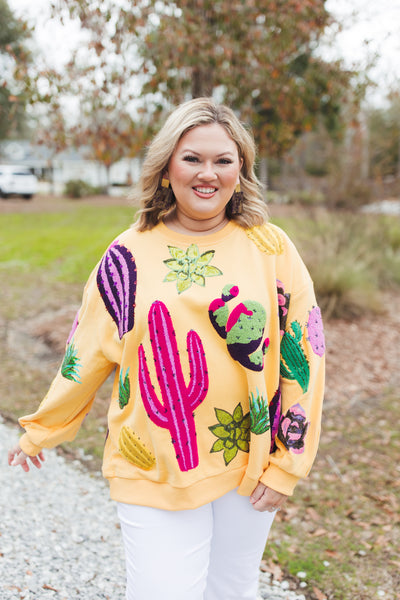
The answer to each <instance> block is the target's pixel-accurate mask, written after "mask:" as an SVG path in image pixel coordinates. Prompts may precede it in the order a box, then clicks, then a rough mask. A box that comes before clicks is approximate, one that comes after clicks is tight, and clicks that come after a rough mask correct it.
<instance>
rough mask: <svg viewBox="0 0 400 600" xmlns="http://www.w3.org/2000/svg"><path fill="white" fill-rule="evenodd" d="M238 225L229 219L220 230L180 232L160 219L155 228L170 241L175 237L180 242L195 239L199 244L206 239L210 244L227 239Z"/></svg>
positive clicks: (191, 241) (189, 241) (205, 241)
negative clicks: (199, 232) (198, 232)
mask: <svg viewBox="0 0 400 600" xmlns="http://www.w3.org/2000/svg"><path fill="white" fill-rule="evenodd" d="M237 227H238V225H237V224H236V223H235V222H234V221H228V223H226V225H224V227H222V228H221V229H219V230H218V231H213V232H211V233H202V234H196V233H180V232H178V231H174V230H173V229H170V228H169V227H167V225H165V223H163V222H162V221H160V223H158V224H157V225H156V227H155V229H158V230H159V232H160V233H161V234H162V235H163V236H164V237H167V238H168V239H169V240H170V241H171V239H173V240H177V241H180V242H188V243H193V241H194V240H196V243H197V244H201V243H202V241H203V240H204V243H207V244H210V242H214V243H215V242H217V241H220V240H223V239H225V238H226V237H228V236H229V235H231V234H232V233H233V232H234V231H235V230H236V228H237Z"/></svg>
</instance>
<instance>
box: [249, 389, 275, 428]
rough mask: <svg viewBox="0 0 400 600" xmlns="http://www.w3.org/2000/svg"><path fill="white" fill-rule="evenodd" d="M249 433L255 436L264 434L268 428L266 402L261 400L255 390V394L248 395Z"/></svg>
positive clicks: (260, 396)
mask: <svg viewBox="0 0 400 600" xmlns="http://www.w3.org/2000/svg"><path fill="white" fill-rule="evenodd" d="M249 406H250V431H251V433H255V434H256V435H260V434H262V433H265V432H266V431H268V430H269V428H270V421H269V410H268V400H267V398H263V396H262V394H260V393H259V391H258V390H257V392H256V394H253V392H251V393H250V397H249Z"/></svg>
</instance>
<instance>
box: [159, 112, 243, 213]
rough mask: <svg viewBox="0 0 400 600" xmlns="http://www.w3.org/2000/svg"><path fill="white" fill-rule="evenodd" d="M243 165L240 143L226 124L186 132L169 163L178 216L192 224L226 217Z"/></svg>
mask: <svg viewBox="0 0 400 600" xmlns="http://www.w3.org/2000/svg"><path fill="white" fill-rule="evenodd" d="M241 166H242V161H241V160H240V159H239V154H238V149H237V146H236V144H235V142H234V141H233V140H232V138H231V137H230V136H229V134H228V133H227V131H226V130H225V129H224V127H222V125H219V124H218V123H212V124H210V125H199V126H198V127H195V128H194V129H191V130H190V131H188V132H187V133H185V135H183V136H182V138H181V139H180V140H179V142H178V144H177V146H176V148H175V151H174V153H173V154H172V156H171V159H170V162H169V165H168V178H169V180H170V183H171V187H172V189H173V192H174V194H175V198H176V215H177V218H178V219H182V218H184V219H185V222H187V223H189V224H190V223H193V224H194V222H199V221H207V220H210V219H211V220H213V221H218V219H220V220H221V221H223V219H224V218H225V207H226V205H227V204H228V202H229V200H230V198H231V197H232V194H233V192H234V190H235V186H236V184H237V183H239V172H240V169H241Z"/></svg>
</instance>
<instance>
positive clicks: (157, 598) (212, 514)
mask: <svg viewBox="0 0 400 600" xmlns="http://www.w3.org/2000/svg"><path fill="white" fill-rule="evenodd" d="M118 516H119V519H120V522H121V530H122V536H123V540H124V545H125V555H126V571H127V592H126V598H127V600H255V599H256V596H257V588H258V574H259V566H260V561H261V558H262V555H263V552H264V548H265V543H266V540H267V537H268V533H269V530H270V527H271V525H272V521H273V519H274V516H275V513H269V512H258V511H256V510H254V508H253V507H252V506H251V504H250V501H249V498H248V497H245V496H239V494H237V493H236V490H233V491H232V492H229V493H228V494H225V495H224V496H222V497H221V498H219V499H218V500H215V501H214V502H211V503H210V504H206V505H204V506H201V507H200V508H196V509H194V510H183V511H167V510H160V509H157V508H149V507H147V506H135V505H133V504H122V503H118Z"/></svg>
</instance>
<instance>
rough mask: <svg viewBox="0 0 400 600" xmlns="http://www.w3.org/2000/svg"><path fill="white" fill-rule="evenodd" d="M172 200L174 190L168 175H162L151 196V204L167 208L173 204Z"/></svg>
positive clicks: (162, 208)
mask: <svg viewBox="0 0 400 600" xmlns="http://www.w3.org/2000/svg"><path fill="white" fill-rule="evenodd" d="M174 200H175V196H174V192H173V191H172V187H171V186H170V182H169V179H168V177H162V179H161V184H160V183H159V184H158V187H157V190H156V193H155V194H154V197H153V205H154V206H156V207H157V208H159V209H161V210H168V209H169V208H171V206H172V205H173V203H174Z"/></svg>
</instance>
